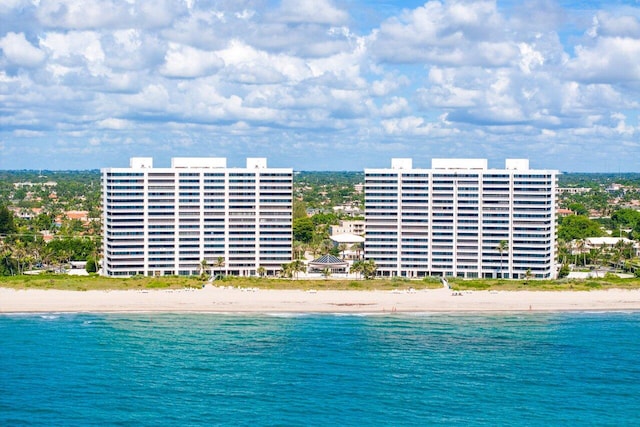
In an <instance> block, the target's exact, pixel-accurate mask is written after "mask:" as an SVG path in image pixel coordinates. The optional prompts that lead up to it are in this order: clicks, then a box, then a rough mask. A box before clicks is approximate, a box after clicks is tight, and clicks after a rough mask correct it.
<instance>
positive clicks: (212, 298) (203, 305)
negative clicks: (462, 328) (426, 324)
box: [0, 285, 640, 314]
mask: <svg viewBox="0 0 640 427" xmlns="http://www.w3.org/2000/svg"><path fill="white" fill-rule="evenodd" d="M635 310H640V289H631V290H626V289H609V290H594V291H462V292H460V291H451V290H449V289H429V290H415V291H356V290H354V291H344V290H339V291H332V290H318V291H313V290H312V291H303V290H266V289H240V288H224V287H220V288H219V287H214V286H211V285H208V286H206V287H205V288H203V289H184V290H89V291H64V290H54V289H49V290H41V289H19V290H16V289H10V288H0V314H32V313H211V314H215V313H220V314H234V313H236V314H243V313H248V314H250V313H255V314H260V313H264V314H274V313H283V314H294V313H295V314H304V313H309V314H313V313H318V314H320V313H326V314H345V313H346V314H349V313H353V314H396V313H500V312H504V313H507V312H562V311H635Z"/></svg>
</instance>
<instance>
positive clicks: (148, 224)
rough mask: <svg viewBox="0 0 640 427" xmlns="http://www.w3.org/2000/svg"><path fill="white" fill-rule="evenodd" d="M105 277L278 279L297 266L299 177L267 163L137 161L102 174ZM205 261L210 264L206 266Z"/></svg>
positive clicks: (149, 159) (197, 159)
mask: <svg viewBox="0 0 640 427" xmlns="http://www.w3.org/2000/svg"><path fill="white" fill-rule="evenodd" d="M102 187H103V194H102V196H103V210H104V214H103V215H104V218H103V219H104V261H103V274H104V275H107V276H132V275H145V276H165V275H194V274H199V273H200V272H201V269H202V267H203V264H205V265H207V266H208V269H209V270H212V271H214V272H221V273H225V274H232V275H241V276H252V275H256V274H260V273H263V274H267V275H274V274H276V273H277V272H278V271H280V269H281V266H282V264H284V263H288V262H290V261H291V243H292V227H291V222H292V195H293V170H292V169H287V168H279V169H274V168H268V167H267V161H266V159H264V158H249V159H247V163H246V167H244V168H229V167H227V164H226V159H224V158H174V159H172V161H171V167H169V168H154V167H153V159H151V158H132V159H131V160H130V166H129V167H128V168H108V169H103V170H102ZM203 261H206V263H203Z"/></svg>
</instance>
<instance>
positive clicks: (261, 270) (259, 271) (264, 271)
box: [258, 266, 267, 277]
mask: <svg viewBox="0 0 640 427" xmlns="http://www.w3.org/2000/svg"><path fill="white" fill-rule="evenodd" d="M266 273H267V269H266V268H264V267H263V266H260V267H258V276H260V277H264V275H265V274H266Z"/></svg>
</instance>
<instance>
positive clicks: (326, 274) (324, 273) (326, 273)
mask: <svg viewBox="0 0 640 427" xmlns="http://www.w3.org/2000/svg"><path fill="white" fill-rule="evenodd" d="M322 276H323V277H324V278H325V279H328V278H329V276H331V269H330V268H329V267H326V268H325V269H324V270H322Z"/></svg>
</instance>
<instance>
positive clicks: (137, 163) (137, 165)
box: [129, 157, 153, 169]
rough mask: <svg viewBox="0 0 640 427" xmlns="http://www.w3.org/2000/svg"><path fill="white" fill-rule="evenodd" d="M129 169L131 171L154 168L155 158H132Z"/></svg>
mask: <svg viewBox="0 0 640 427" xmlns="http://www.w3.org/2000/svg"><path fill="white" fill-rule="evenodd" d="M129 167H130V168H131V169H150V168H152V167H153V157H131V158H130V159H129Z"/></svg>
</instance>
